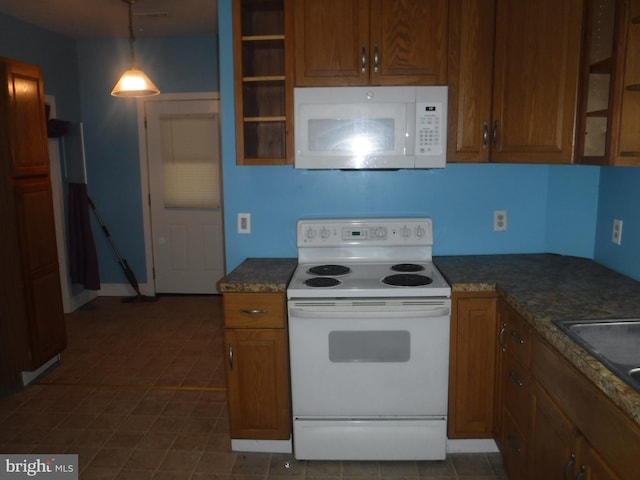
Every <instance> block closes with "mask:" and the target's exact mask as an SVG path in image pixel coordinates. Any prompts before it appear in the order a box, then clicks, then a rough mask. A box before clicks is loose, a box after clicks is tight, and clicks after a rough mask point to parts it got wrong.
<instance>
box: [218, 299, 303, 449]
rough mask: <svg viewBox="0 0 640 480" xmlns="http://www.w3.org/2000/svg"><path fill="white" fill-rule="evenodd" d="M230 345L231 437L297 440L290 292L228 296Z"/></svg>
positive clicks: (225, 309) (226, 312)
mask: <svg viewBox="0 0 640 480" xmlns="http://www.w3.org/2000/svg"><path fill="white" fill-rule="evenodd" d="M222 302H223V313H224V326H225V329H224V340H225V342H224V344H225V350H226V351H225V359H226V367H225V370H226V377H227V402H228V408H229V424H230V431H231V438H234V439H256V440H288V439H289V438H290V437H291V408H290V389H289V354H288V341H287V328H286V327H287V319H286V306H285V304H286V301H285V296H284V293H224V294H223V295H222Z"/></svg>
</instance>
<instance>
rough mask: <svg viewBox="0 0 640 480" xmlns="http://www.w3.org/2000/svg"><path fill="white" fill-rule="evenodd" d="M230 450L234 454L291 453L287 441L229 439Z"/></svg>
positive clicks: (291, 447)
mask: <svg viewBox="0 0 640 480" xmlns="http://www.w3.org/2000/svg"><path fill="white" fill-rule="evenodd" d="M231 450H233V451H234V452H260V453H292V452H293V446H292V444H291V439H289V440H246V439H238V438H232V439H231Z"/></svg>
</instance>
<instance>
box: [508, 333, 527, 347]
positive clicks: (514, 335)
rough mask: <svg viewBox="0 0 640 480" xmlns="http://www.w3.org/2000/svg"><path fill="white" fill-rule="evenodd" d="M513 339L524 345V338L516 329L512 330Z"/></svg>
mask: <svg viewBox="0 0 640 480" xmlns="http://www.w3.org/2000/svg"><path fill="white" fill-rule="evenodd" d="M511 340H513V341H514V342H516V343H519V344H520V345H524V339H523V338H522V337H521V336H520V335H519V334H518V332H516V331H515V330H511Z"/></svg>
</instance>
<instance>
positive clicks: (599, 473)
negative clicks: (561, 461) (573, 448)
mask: <svg viewBox="0 0 640 480" xmlns="http://www.w3.org/2000/svg"><path fill="white" fill-rule="evenodd" d="M578 458H579V460H580V465H579V466H578V472H580V471H581V470H583V471H584V473H585V476H584V477H583V478H584V480H622V477H621V476H619V475H617V474H616V473H614V472H613V470H611V467H610V466H609V465H608V464H607V463H606V462H605V461H604V459H603V458H602V457H601V456H600V455H598V452H596V451H595V449H594V448H593V447H592V446H591V445H589V444H588V443H587V442H586V441H584V442H582V443H581V445H580V446H579V450H578Z"/></svg>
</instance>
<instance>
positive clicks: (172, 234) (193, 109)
mask: <svg viewBox="0 0 640 480" xmlns="http://www.w3.org/2000/svg"><path fill="white" fill-rule="evenodd" d="M145 106H146V113H145V114H146V121H147V153H148V172H149V197H150V202H149V204H150V210H151V236H152V244H153V263H154V279H155V290H156V292H158V293H201V294H208V293H216V292H217V288H216V283H217V281H218V280H219V279H220V278H221V277H222V276H223V275H224V235H223V221H222V203H221V202H222V195H221V181H220V170H221V167H220V142H219V131H220V122H219V100H165V101H148V102H146V103H145Z"/></svg>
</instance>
